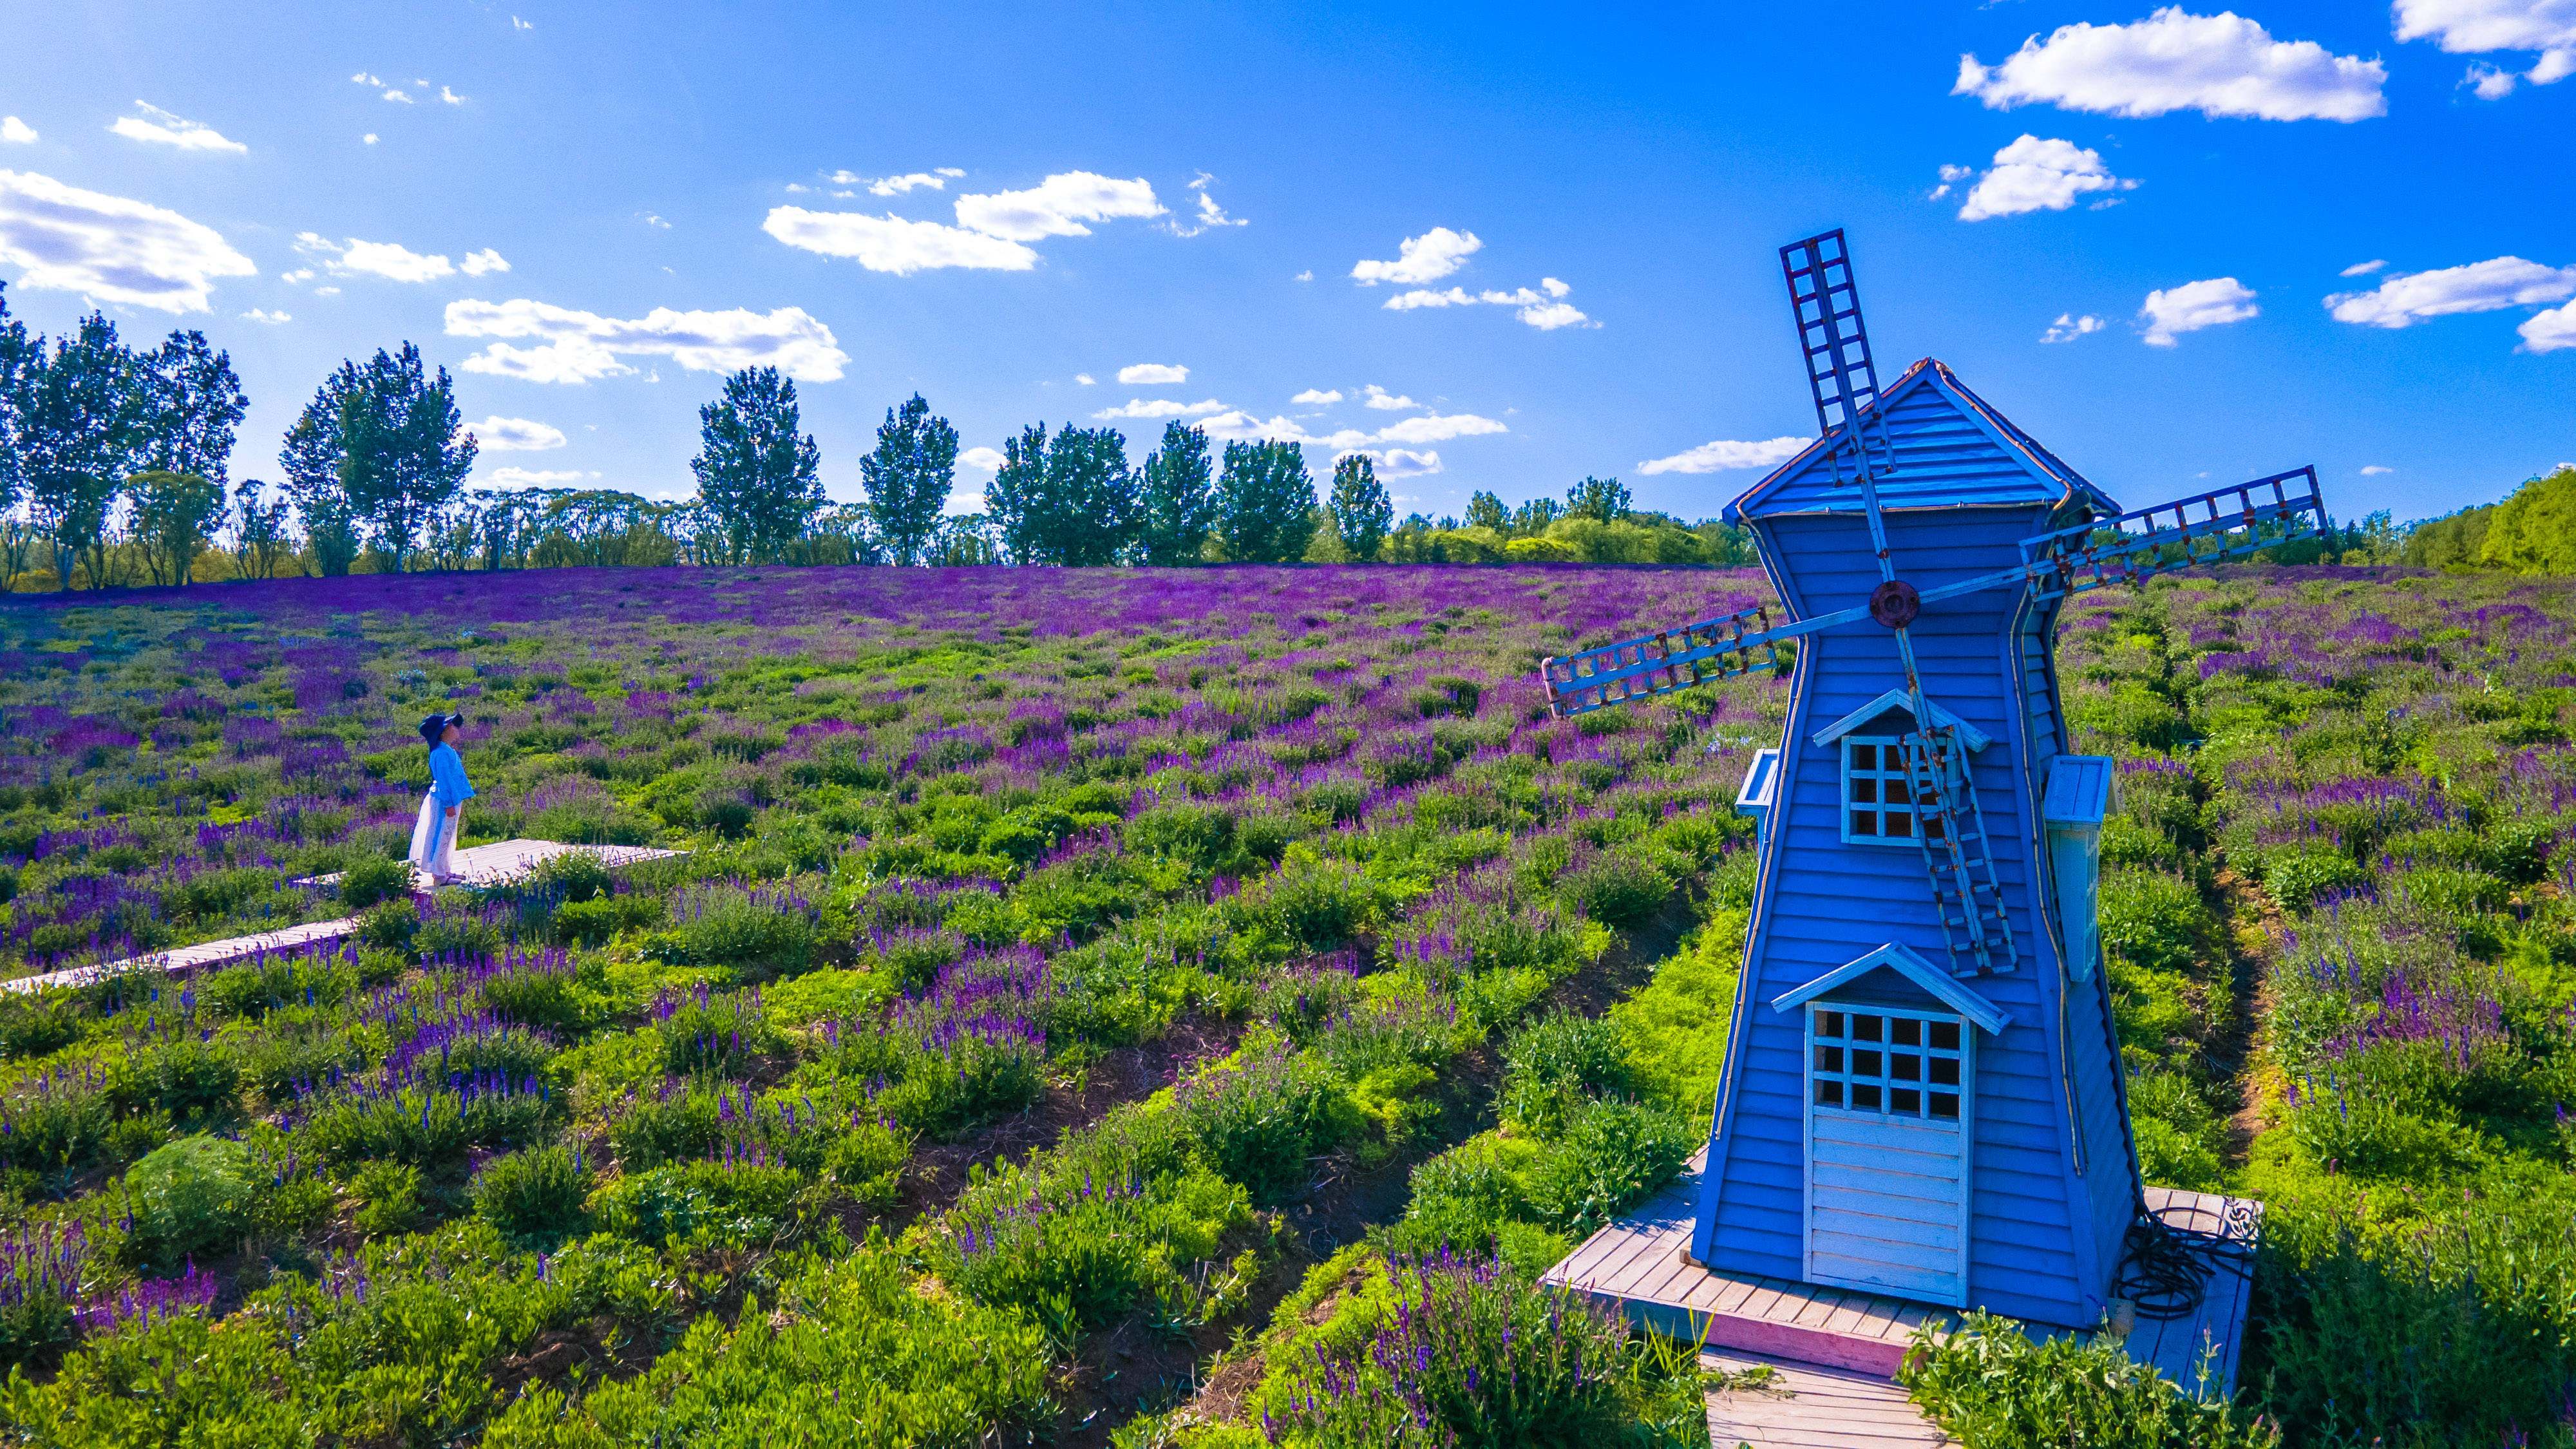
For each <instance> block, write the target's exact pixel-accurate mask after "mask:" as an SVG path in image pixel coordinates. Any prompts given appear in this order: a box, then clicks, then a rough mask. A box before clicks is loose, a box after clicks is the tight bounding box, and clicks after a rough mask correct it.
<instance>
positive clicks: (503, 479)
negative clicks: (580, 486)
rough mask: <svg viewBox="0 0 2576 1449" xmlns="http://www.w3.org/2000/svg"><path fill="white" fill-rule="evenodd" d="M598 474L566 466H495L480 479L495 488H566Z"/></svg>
mask: <svg viewBox="0 0 2576 1449" xmlns="http://www.w3.org/2000/svg"><path fill="white" fill-rule="evenodd" d="M598 476H599V475H598V474H596V473H584V472H582V471H581V470H580V469H579V468H565V469H561V470H559V471H556V472H546V471H544V470H541V469H536V468H495V469H493V470H492V471H491V472H490V473H489V474H487V475H485V476H484V477H483V478H482V479H481V480H480V481H482V482H484V483H486V484H488V485H490V486H492V487H494V488H564V487H569V486H571V485H573V484H577V483H579V482H580V481H581V480H582V479H584V478H596V477H598Z"/></svg>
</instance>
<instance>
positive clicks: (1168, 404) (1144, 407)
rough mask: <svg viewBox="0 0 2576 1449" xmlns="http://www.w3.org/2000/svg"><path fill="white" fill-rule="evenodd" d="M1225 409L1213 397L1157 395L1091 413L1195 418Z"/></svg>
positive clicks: (1108, 415) (1141, 416)
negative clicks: (1178, 398)
mask: <svg viewBox="0 0 2576 1449" xmlns="http://www.w3.org/2000/svg"><path fill="white" fill-rule="evenodd" d="M1225 410H1226V406H1225V404H1223V403H1221V402H1218V401H1217V400H1216V399H1215V398H1209V399H1208V400H1207V401H1205V402H1194V403H1179V402H1174V401H1172V400H1171V399H1170V398H1167V397H1158V398H1155V399H1153V400H1151V401H1147V400H1146V399H1144V398H1136V399H1133V400H1131V401H1130V402H1129V403H1128V404H1127V405H1126V406H1125V407H1118V408H1108V409H1105V410H1103V411H1101V412H1096V413H1093V414H1092V416H1093V417H1095V418H1195V417H1204V416H1206V415H1207V414H1209V413H1221V412H1224V411H1225Z"/></svg>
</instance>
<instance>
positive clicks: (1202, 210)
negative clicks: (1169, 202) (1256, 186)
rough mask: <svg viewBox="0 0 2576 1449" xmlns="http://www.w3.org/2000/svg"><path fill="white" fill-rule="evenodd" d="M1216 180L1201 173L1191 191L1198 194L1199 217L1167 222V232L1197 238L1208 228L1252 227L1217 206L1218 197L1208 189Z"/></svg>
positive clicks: (1193, 183) (1191, 185) (1247, 222)
mask: <svg viewBox="0 0 2576 1449" xmlns="http://www.w3.org/2000/svg"><path fill="white" fill-rule="evenodd" d="M1214 179H1215V178H1214V177H1212V176H1210V175H1208V174H1207V173H1206V172H1204V171H1202V172H1200V173H1199V179H1198V180H1196V181H1193V182H1191V183H1190V190H1192V191H1195V192H1197V193H1198V201H1197V204H1198V209H1199V214H1198V216H1197V217H1196V218H1194V219H1193V220H1190V221H1186V222H1181V221H1170V222H1165V223H1164V224H1163V225H1164V228H1165V229H1166V230H1168V231H1170V232H1171V234H1172V235H1174V236H1197V235H1198V234H1199V233H1200V232H1203V231H1206V230H1207V229H1208V228H1210V227H1214V226H1250V225H1252V223H1251V222H1250V221H1248V220H1246V219H1244V218H1242V217H1235V216H1228V215H1226V214H1225V208H1224V207H1222V206H1219V205H1217V204H1216V197H1215V196H1213V195H1211V194H1210V193H1209V191H1208V189H1207V188H1208V183H1209V182H1210V181H1212V180H1214Z"/></svg>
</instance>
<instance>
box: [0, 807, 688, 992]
mask: <svg viewBox="0 0 2576 1449" xmlns="http://www.w3.org/2000/svg"><path fill="white" fill-rule="evenodd" d="M576 850H578V851H586V852H588V853H590V854H592V855H595V856H597V857H599V863H600V864H602V865H605V866H608V867H609V868H611V869H615V868H616V867H618V866H621V865H631V864H633V863H634V862H636V861H639V860H660V859H663V858H665V857H667V856H674V855H678V854H681V852H679V851H676V850H655V849H652V848H650V847H647V846H641V845H563V844H559V843H557V842H555V841H552V840H502V841H495V842H494V843H492V844H490V845H476V846H470V847H468V848H466V849H463V850H460V851H458V852H456V872H457V874H458V875H460V876H462V877H463V878H464V879H465V881H466V882H467V883H468V884H472V885H489V884H492V883H494V882H496V881H504V880H508V879H509V878H510V877H512V876H515V875H518V874H521V873H522V872H525V871H530V870H534V869H535V868H536V867H537V866H538V865H539V864H541V863H543V862H544V861H547V860H550V859H552V858H553V857H555V856H558V855H563V854H567V853H569V852H571V851H576ZM339 879H340V877H339V876H338V875H337V874H332V875H317V876H313V877H310V878H308V879H305V880H299V881H297V882H295V884H297V885H301V886H328V885H335V884H337V883H338V882H339ZM412 882H413V887H414V889H420V890H425V889H427V888H428V879H427V877H424V876H421V875H419V874H418V873H417V872H415V873H414V875H413V877H412ZM357 925H358V921H357V918H356V917H355V916H343V917H341V918H340V919H338V920H332V921H307V922H305V923H304V924H302V925H299V926H284V927H280V928H279V929H277V930H274V931H260V932H257V933H254V934H252V935H248V936H233V937H230V938H227V939H225V940H221V941H203V942H200V943H198V944H197V945H194V946H174V947H172V948H171V949H169V950H167V951H155V952H153V953H151V954H150V955H147V956H132V957H128V958H126V959H125V960H122V961H106V962H101V963H99V964H97V965H92V966H74V967H71V968H70V969H68V970H63V971H48V972H46V973H44V974H43V975H40V976H21V977H18V978H16V979H14V980H10V981H0V991H41V990H43V989H45V988H46V987H49V986H79V985H82V984H84V983H86V982H90V981H95V980H97V979H98V978H100V977H102V976H113V975H117V974H120V973H122V972H127V971H145V970H152V969H155V968H157V969H159V970H162V971H166V972H168V973H170V974H172V975H182V974H185V973H187V972H190V971H197V970H201V969H203V968H205V967H209V966H220V965H223V964H225V963H226V962H230V961H239V960H241V959H243V958H245V957H249V956H257V955H260V954H262V953H263V952H280V951H291V950H296V949H299V948H303V947H309V946H313V945H316V944H318V943H320V942H324V941H337V940H339V939H341V938H342V937H344V936H347V935H348V934H349V933H350V932H351V931H354V930H356V929H357Z"/></svg>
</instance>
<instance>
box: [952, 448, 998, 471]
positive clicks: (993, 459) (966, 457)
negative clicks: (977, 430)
mask: <svg viewBox="0 0 2576 1449" xmlns="http://www.w3.org/2000/svg"><path fill="white" fill-rule="evenodd" d="M1009 461H1011V460H1010V459H1008V458H1006V457H1004V456H1002V450H1001V449H999V448H968V449H967V450H966V451H965V452H963V453H960V454H958V455H957V466H958V467H960V468H965V469H970V470H972V471H974V472H977V473H999V472H1000V471H1002V465H1003V464H1004V463H1007V462H1009Z"/></svg>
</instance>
